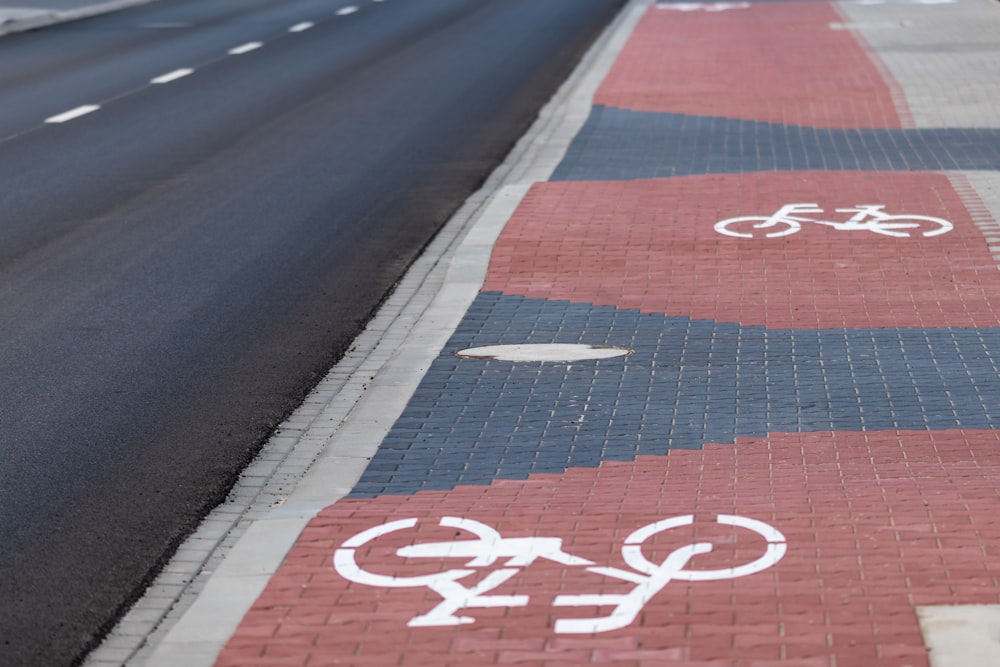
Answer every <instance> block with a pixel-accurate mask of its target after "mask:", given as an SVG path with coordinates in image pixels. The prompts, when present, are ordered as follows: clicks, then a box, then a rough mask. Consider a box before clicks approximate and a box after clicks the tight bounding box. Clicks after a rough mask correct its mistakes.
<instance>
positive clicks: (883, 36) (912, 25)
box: [837, 0, 1000, 128]
mask: <svg viewBox="0 0 1000 667" xmlns="http://www.w3.org/2000/svg"><path fill="white" fill-rule="evenodd" d="M840 8H841V13H842V14H844V15H845V17H846V18H847V21H846V22H845V23H844V24H842V25H840V26H837V27H840V28H845V29H851V30H857V31H858V32H859V33H860V34H861V35H862V36H863V37H864V39H865V41H867V42H868V44H869V45H870V46H871V47H872V49H873V50H874V51H875V53H877V54H878V56H879V58H881V60H882V62H883V63H884V64H885V66H886V68H887V69H888V71H889V72H890V73H891V74H892V76H893V77H894V78H895V79H896V82H897V83H898V84H899V85H900V87H901V88H902V89H903V91H904V92H905V96H906V101H907V103H908V105H909V108H910V112H911V114H912V116H913V122H914V126H915V127H919V128H935V127H937V128H945V127H952V128H954V127H970V128H971V127H975V128H997V127H1000V113H998V107H997V100H1000V76H997V72H998V62H997V36H998V35H1000V2H997V0H922V1H918V0H848V1H845V2H841V3H840Z"/></svg>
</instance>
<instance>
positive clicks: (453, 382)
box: [352, 293, 1000, 497]
mask: <svg viewBox="0 0 1000 667" xmlns="http://www.w3.org/2000/svg"><path fill="white" fill-rule="evenodd" d="M576 342H583V343H594V344H610V345H622V346H627V347H630V348H632V349H634V350H635V353H634V354H633V355H631V356H629V357H625V358H617V359H611V360H603V361H590V362H576V363H572V364H566V363H512V362H501V361H480V360H472V359H460V358H458V357H456V356H454V352H456V351H457V350H460V349H463V348H466V347H473V346H480V345H494V344H516V343H576ZM998 359H1000V328H988V329H959V328H955V329H950V328H939V329H875V330H864V329H825V330H768V329H767V328H765V327H761V326H741V325H739V324H734V323H717V322H712V321H705V320H692V319H691V318H688V317H667V316H663V315H658V314H642V313H640V312H638V311H633V310H618V309H616V308H613V307H595V306H592V305H590V304H571V303H568V302H565V301H546V300H544V299H528V298H524V297H517V296H501V295H499V294H497V293H484V294H481V295H480V296H479V297H478V298H477V300H476V302H475V304H474V305H473V307H472V308H471V309H470V310H469V312H468V313H467V314H466V316H465V318H464V320H463V322H462V324H461V325H460V327H459V328H458V330H457V331H456V333H455V334H454V336H453V337H452V339H451V340H450V342H449V344H448V345H447V347H446V348H445V349H444V350H443V351H442V353H441V355H440V356H439V357H438V359H437V360H436V362H435V363H434V364H433V366H432V367H431V369H430V370H429V372H428V373H427V375H426V377H425V379H424V381H423V382H422V384H421V386H420V388H419V389H418V390H417V392H416V394H415V395H414V397H413V399H412V400H411V401H410V403H409V405H408V407H407V408H406V410H405V412H404V414H403V415H402V417H401V418H400V419H399V420H398V422H397V423H396V425H395V427H394V428H393V429H392V431H391V432H390V433H389V435H388V436H387V437H386V439H385V441H384V442H383V443H382V446H381V447H380V449H379V451H378V453H377V455H376V456H375V457H374V459H373V460H372V463H371V465H370V466H369V468H368V470H367V471H366V472H365V474H364V476H363V477H362V478H361V480H360V482H359V483H358V484H357V486H356V487H355V489H354V491H353V493H352V495H353V496H355V497H367V496H374V495H378V494H383V493H391V494H409V493H413V492H415V491H418V490H422V489H450V488H453V487H454V486H455V485H458V484H488V483H490V482H491V481H492V480H494V479H498V478H512V479H523V478H525V477H527V476H528V475H529V474H531V473H561V472H563V471H564V470H565V469H567V468H568V467H571V466H572V467H593V466H597V465H599V464H600V462H601V461H604V460H630V459H633V458H634V457H635V456H637V455H640V454H666V453H667V452H668V451H669V450H671V449H678V448H683V449H692V448H700V447H702V446H703V445H704V444H705V443H708V442H716V443H732V442H734V440H735V438H736V437H739V436H751V437H761V436H765V435H767V433H768V432H808V431H830V430H847V431H859V430H870V431H881V430H893V429H899V430H914V429H916V430H922V429H930V430H940V429H957V428H973V429H991V428H997V427H998V426H1000V403H997V402H996V401H995V400H992V401H991V400H990V399H988V397H991V396H992V397H996V396H1000V369H998V365H997V364H998Z"/></svg>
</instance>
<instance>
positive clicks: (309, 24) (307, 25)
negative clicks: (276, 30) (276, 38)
mask: <svg viewBox="0 0 1000 667" xmlns="http://www.w3.org/2000/svg"><path fill="white" fill-rule="evenodd" d="M314 25H316V24H315V23H313V22H311V21H305V22H303V23H296V24H295V25H293V26H292V27H291V28H289V29H288V32H303V31H305V30H308V29H309V28H311V27H313V26H314Z"/></svg>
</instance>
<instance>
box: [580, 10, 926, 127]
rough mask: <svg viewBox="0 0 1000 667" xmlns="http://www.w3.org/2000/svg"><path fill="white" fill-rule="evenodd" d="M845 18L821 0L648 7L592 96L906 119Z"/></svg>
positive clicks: (736, 114)
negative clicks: (716, 7)
mask: <svg viewBox="0 0 1000 667" xmlns="http://www.w3.org/2000/svg"><path fill="white" fill-rule="evenodd" d="M843 21H844V19H843V18H842V17H841V16H840V14H839V13H838V12H837V10H836V9H834V7H833V6H832V5H831V4H828V3H820V2H763V3H755V4H753V5H752V6H750V7H748V8H746V9H733V10H729V11H722V12H709V11H690V12H683V11H677V10H667V9H661V10H657V9H650V11H649V12H648V13H647V14H646V15H645V17H644V18H643V20H642V21H641V22H640V24H639V25H638V27H637V28H636V30H635V32H634V33H633V35H632V37H631V39H630V40H629V42H628V44H627V46H626V47H625V50H624V51H623V52H622V54H621V55H620V56H619V57H618V59H617V60H616V61H615V66H614V67H613V69H612V70H611V73H610V74H609V76H608V77H607V79H606V80H605V81H604V83H603V85H602V86H601V88H600V90H599V91H598V93H597V96H596V98H595V103H596V104H603V105H606V106H615V107H621V108H624V109H633V110H636V111H662V112H672V113H686V114H694V115H702V116H725V117H728V118H742V119H745V120H757V121H768V122H775V123H787V124H791V125H806V126H811V127H867V128H873V127H883V128H889V127H902V124H901V120H900V114H899V113H898V111H897V107H898V106H899V102H900V100H901V99H902V98H901V97H900V96H898V95H896V96H894V95H893V94H892V92H893V88H895V83H894V82H893V81H892V80H891V79H890V78H889V77H888V74H887V73H886V72H883V71H880V69H879V68H878V67H876V65H875V64H874V62H873V60H872V58H871V57H870V55H869V53H868V51H867V48H866V46H865V45H863V44H862V43H860V42H859V41H857V40H858V39H860V37H856V36H855V33H854V32H853V31H849V30H832V29H831V27H830V26H831V24H836V23H842V22H843ZM887 81H888V83H887ZM894 97H895V98H896V101H895V102H894ZM903 115H904V116H908V114H907V112H906V111H905V110H904V114H903Z"/></svg>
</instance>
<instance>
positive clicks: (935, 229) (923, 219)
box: [867, 215, 954, 238]
mask: <svg viewBox="0 0 1000 667" xmlns="http://www.w3.org/2000/svg"><path fill="white" fill-rule="evenodd" d="M867 225H868V228H869V229H871V231H873V232H875V233H877V234H884V235H885V236H894V237H897V238H908V237H910V236H911V235H912V234H911V233H910V232H909V231H900V230H904V229H906V230H910V229H912V230H914V231H916V230H921V231H920V236H923V237H924V238H930V237H932V236H940V235H941V234H945V233H947V232H950V231H951V230H952V229H953V228H954V225H952V224H951V223H950V222H949V221H947V220H943V219H941V218H932V217H930V216H927V215H887V216H883V217H881V218H878V219H875V220H872V221H871V222H869V223H867Z"/></svg>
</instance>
